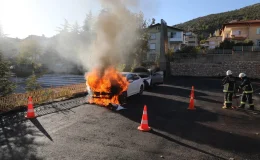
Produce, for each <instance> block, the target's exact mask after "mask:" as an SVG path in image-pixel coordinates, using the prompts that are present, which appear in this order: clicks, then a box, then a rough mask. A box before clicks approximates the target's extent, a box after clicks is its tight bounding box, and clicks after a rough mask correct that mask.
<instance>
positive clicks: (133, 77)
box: [86, 72, 144, 104]
mask: <svg viewBox="0 0 260 160" xmlns="http://www.w3.org/2000/svg"><path fill="white" fill-rule="evenodd" d="M121 74H122V75H123V76H124V77H126V78H127V81H128V82H129V85H128V87H127V91H125V92H123V93H122V94H121V95H120V96H119V102H120V104H123V103H125V102H126V99H127V98H128V97H130V96H133V95H142V94H143V91H144V83H143V80H142V78H141V77H140V76H138V75H137V74H134V73H130V72H121ZM86 84H87V83H86ZM87 92H88V96H92V97H95V98H98V97H99V96H100V95H108V98H111V97H110V96H109V95H112V93H96V92H93V91H92V90H91V88H90V86H88V84H87Z"/></svg>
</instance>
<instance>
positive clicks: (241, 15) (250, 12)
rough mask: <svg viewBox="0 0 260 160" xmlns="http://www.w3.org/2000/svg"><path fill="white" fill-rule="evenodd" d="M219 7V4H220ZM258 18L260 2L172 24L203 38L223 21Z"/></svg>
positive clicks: (259, 15) (259, 16) (259, 17)
mask: <svg viewBox="0 0 260 160" xmlns="http://www.w3.org/2000/svg"><path fill="white" fill-rule="evenodd" d="M220 7H221V6H220ZM255 19H260V3H257V4H254V5H251V6H247V7H244V8H240V9H236V10H233V11H228V12H222V13H218V14H210V15H207V16H204V17H199V18H195V19H192V20H190V21H187V22H185V23H181V24H177V25H174V27H177V28H180V29H184V30H186V31H193V32H194V33H197V34H199V37H200V39H205V38H207V37H208V36H209V34H210V33H211V34H214V32H215V30H217V29H221V27H222V24H223V23H228V22H230V21H232V20H255Z"/></svg>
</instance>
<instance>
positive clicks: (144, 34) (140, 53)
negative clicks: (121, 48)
mask: <svg viewBox="0 0 260 160" xmlns="http://www.w3.org/2000/svg"><path fill="white" fill-rule="evenodd" d="M135 17H136V20H137V24H138V28H137V31H138V35H139V37H137V43H136V46H135V48H134V50H133V51H134V59H133V60H134V61H133V62H134V63H132V64H134V65H137V66H140V65H141V64H142V62H143V61H144V60H145V59H146V56H147V52H148V51H149V46H148V41H149V34H148V27H149V26H150V25H151V23H149V22H147V20H145V19H144V14H143V13H142V12H140V13H138V14H135ZM154 21H155V19H154V20H153V22H154ZM153 22H152V23H153Z"/></svg>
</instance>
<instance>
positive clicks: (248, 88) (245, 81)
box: [239, 77, 253, 93]
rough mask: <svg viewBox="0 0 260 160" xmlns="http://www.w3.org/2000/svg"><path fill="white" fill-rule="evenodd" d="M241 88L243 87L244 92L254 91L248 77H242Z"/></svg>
mask: <svg viewBox="0 0 260 160" xmlns="http://www.w3.org/2000/svg"><path fill="white" fill-rule="evenodd" d="M239 89H242V90H243V91H244V93H253V86H252V84H251V82H250V80H249V79H248V78H247V77H244V78H243V79H242V83H241V84H240V86H239Z"/></svg>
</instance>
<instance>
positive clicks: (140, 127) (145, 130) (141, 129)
mask: <svg viewBox="0 0 260 160" xmlns="http://www.w3.org/2000/svg"><path fill="white" fill-rule="evenodd" d="M137 129H139V130H140V131H144V132H147V131H150V130H151V127H147V128H145V129H144V128H142V126H141V125H140V126H139V127H138V128H137Z"/></svg>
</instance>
